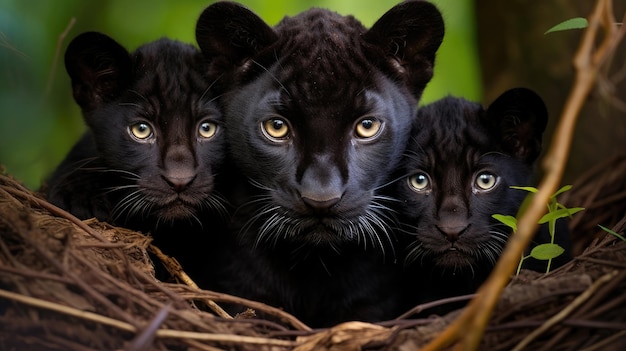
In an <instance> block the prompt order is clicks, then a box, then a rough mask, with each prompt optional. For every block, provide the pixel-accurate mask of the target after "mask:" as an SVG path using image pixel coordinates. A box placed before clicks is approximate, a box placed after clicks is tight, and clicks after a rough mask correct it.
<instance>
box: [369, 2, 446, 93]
mask: <svg viewBox="0 0 626 351" xmlns="http://www.w3.org/2000/svg"><path fill="white" fill-rule="evenodd" d="M443 35H444V23H443V18H442V17H441V13H440V12H439V10H438V9H437V7H435V5H433V4H431V3H428V2H425V1H419V0H413V1H405V2H402V3H400V4H398V5H396V6H394V7H393V8H391V9H390V10H389V11H387V12H386V13H385V14H384V15H383V16H382V17H381V18H380V19H378V21H376V23H374V25H373V26H372V28H370V30H368V31H367V32H366V33H365V34H363V40H364V41H365V42H366V43H368V44H370V46H373V47H374V48H377V49H378V50H377V51H379V52H381V53H382V55H383V57H384V59H385V61H386V62H385V63H384V64H385V65H386V66H388V69H389V70H390V72H388V74H391V75H394V76H400V77H401V78H402V79H404V80H405V82H406V84H407V86H408V87H409V89H411V91H412V92H413V93H414V94H415V95H416V96H417V97H420V96H421V94H422V91H423V90H424V88H425V87H426V84H427V83H428V82H429V81H430V79H431V78H432V76H433V68H434V64H435V54H436V52H437V50H438V49H439V46H440V45H441V42H442V41H443Z"/></svg>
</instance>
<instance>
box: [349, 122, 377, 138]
mask: <svg viewBox="0 0 626 351" xmlns="http://www.w3.org/2000/svg"><path fill="white" fill-rule="evenodd" d="M381 126H382V123H381V122H380V121H379V120H378V119H376V118H373V117H368V118H363V119H362V120H360V121H359V122H357V124H356V128H355V131H356V135H357V136H358V137H359V138H363V139H368V138H372V137H374V136H375V135H376V134H377V133H378V132H379V131H380V127H381Z"/></svg>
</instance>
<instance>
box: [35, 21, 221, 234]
mask: <svg viewBox="0 0 626 351" xmlns="http://www.w3.org/2000/svg"><path fill="white" fill-rule="evenodd" d="M65 65H66V68H67V72H68V74H69V76H70V78H71V81H72V89H73V93H74V98H75V100H76V102H77V103H78V104H79V105H80V107H81V110H82V112H83V117H84V120H85V122H86V124H87V126H88V127H89V128H88V131H87V132H86V133H85V135H84V136H83V137H82V139H81V140H80V141H79V142H78V143H77V144H76V145H75V146H74V147H73V148H72V150H71V151H70V153H69V154H68V155H67V157H66V158H65V160H64V161H63V162H62V163H61V164H60V165H59V166H58V168H57V169H56V170H55V171H54V173H53V174H52V175H51V177H50V178H49V179H48V181H47V186H45V188H44V189H45V193H46V195H47V197H48V200H49V201H50V202H51V203H53V204H55V205H57V206H59V207H61V208H63V209H65V210H67V211H69V212H71V213H73V214H74V215H76V216H77V217H79V218H81V219H86V218H91V217H96V218H98V219H100V220H103V221H108V222H110V223H112V224H116V225H119V226H124V227H128V228H131V229H135V230H140V231H143V232H150V233H152V234H156V232H157V231H161V229H162V231H163V232H164V234H163V236H176V238H177V239H178V240H180V241H181V242H182V241H184V240H183V239H181V236H183V235H184V234H183V233H186V232H187V229H189V228H193V227H197V228H200V227H201V226H202V225H206V224H207V223H211V225H213V224H214V223H215V220H214V219H215V218H222V217H226V215H227V214H226V211H225V204H224V200H223V199H222V198H221V197H220V195H218V194H217V193H218V192H217V191H216V174H218V172H219V168H220V165H221V164H222V162H223V159H224V154H225V140H224V135H223V134H224V133H223V130H222V129H223V126H222V116H221V113H220V111H219V110H218V106H217V105H216V103H215V102H214V101H213V100H214V98H215V96H214V95H213V94H212V92H211V90H210V87H211V83H212V80H211V79H209V77H208V76H207V74H206V63H205V59H204V57H203V55H202V54H201V53H200V51H199V50H198V49H197V48H195V47H193V46H191V45H188V44H183V43H180V42H176V41H173V40H169V39H160V40H157V41H155V42H152V43H149V44H146V45H143V46H141V47H139V48H138V49H137V50H136V51H134V52H133V53H129V52H128V51H126V49H124V48H123V47H122V46H121V45H120V44H118V43H117V42H116V41H115V40H113V39H111V38H110V37H108V36H106V35H104V34H101V33H96V32H87V33H83V34H81V35H79V36H78V37H76V38H75V39H74V40H72V42H71V43H70V44H69V46H68V48H67V51H66V54H65ZM133 131H135V133H133ZM213 132H214V133H213ZM142 133H143V134H142ZM137 135H139V136H137ZM144 137H145V138H144ZM203 222H204V223H203Z"/></svg>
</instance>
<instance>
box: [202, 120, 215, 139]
mask: <svg viewBox="0 0 626 351" xmlns="http://www.w3.org/2000/svg"><path fill="white" fill-rule="evenodd" d="M215 133H217V124H215V123H213V122H208V121H207V122H202V123H200V126H199V127H198V135H200V137H201V138H205V139H208V138H211V137H213V136H214V135H215Z"/></svg>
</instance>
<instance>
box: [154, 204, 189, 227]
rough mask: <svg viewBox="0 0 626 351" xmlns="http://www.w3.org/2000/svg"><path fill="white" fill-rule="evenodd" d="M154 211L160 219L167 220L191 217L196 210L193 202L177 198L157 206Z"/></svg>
mask: <svg viewBox="0 0 626 351" xmlns="http://www.w3.org/2000/svg"><path fill="white" fill-rule="evenodd" d="M155 212H156V216H157V217H158V218H159V219H160V220H162V221H165V222H169V221H180V220H183V221H184V220H190V219H193V218H194V216H195V215H196V214H197V212H198V210H197V208H196V206H194V205H193V204H190V203H188V202H185V201H182V200H180V199H178V200H175V201H172V202H170V203H168V204H166V205H161V206H159V208H158V209H157V210H156V211H155Z"/></svg>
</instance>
